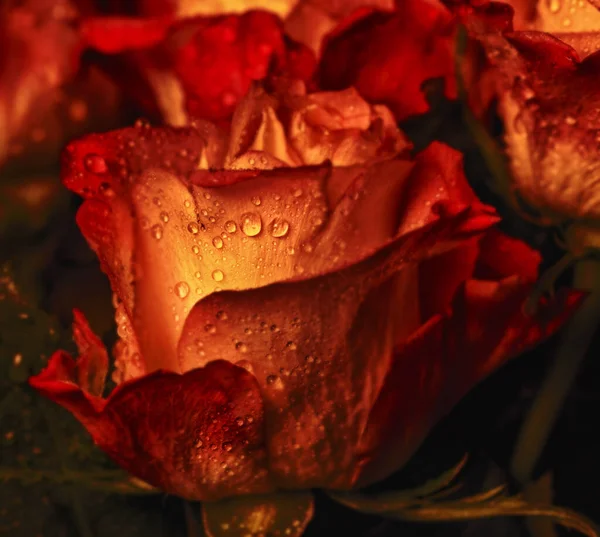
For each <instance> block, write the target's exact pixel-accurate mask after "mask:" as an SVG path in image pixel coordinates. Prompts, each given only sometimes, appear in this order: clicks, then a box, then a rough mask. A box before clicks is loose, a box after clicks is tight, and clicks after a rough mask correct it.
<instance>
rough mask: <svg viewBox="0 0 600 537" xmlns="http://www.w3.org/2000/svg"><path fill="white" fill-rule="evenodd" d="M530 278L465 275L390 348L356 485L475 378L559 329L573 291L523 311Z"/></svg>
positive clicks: (418, 437) (389, 461)
mask: <svg viewBox="0 0 600 537" xmlns="http://www.w3.org/2000/svg"><path fill="white" fill-rule="evenodd" d="M530 292H531V284H530V283H523V282H522V281H520V280H519V279H518V278H516V277H509V278H506V279H504V280H502V281H500V282H492V281H482V280H470V281H467V282H466V284H464V285H463V286H462V288H461V289H460V290H459V292H458V293H457V296H456V298H455V300H454V303H453V305H452V311H451V312H450V313H448V314H446V315H436V316H434V317H432V318H431V319H430V320H429V321H428V322H427V323H426V324H425V325H423V327H421V329H420V330H419V331H417V332H416V333H415V334H413V336H412V337H411V338H410V339H408V340H407V341H406V342H405V343H403V344H402V345H401V346H400V347H399V348H397V349H396V352H395V356H394V360H393V364H392V367H391V369H390V371H389V374H388V376H387V378H386V380H385V384H384V386H383V388H382V390H381V392H380V393H379V397H378V399H377V402H376V403H375V405H374V407H373V410H372V412H371V415H370V417H369V421H368V426H367V429H366V431H365V434H364V435H363V437H362V438H361V440H360V448H359V449H360V451H361V454H362V456H363V463H364V466H363V468H362V469H361V473H360V477H359V479H358V485H360V486H365V485H368V484H371V483H374V482H377V481H378V480H380V479H382V478H384V477H386V476H387V475H389V474H390V472H391V471H393V470H395V469H397V468H398V467H399V466H401V465H402V464H403V463H404V462H406V460H407V459H408V458H409V457H410V456H411V455H412V454H413V453H414V451H415V450H416V449H417V448H418V447H419V445H420V443H421V441H422V440H423V439H424V438H425V435H426V434H427V433H428V431H429V430H430V429H431V427H432V426H433V425H434V424H435V423H436V422H437V421H438V420H439V419H440V418H441V417H442V416H444V415H445V414H447V413H448V412H449V411H450V410H451V409H452V408H453V406H454V405H455V404H456V403H457V402H458V401H459V400H460V399H461V398H462V397H463V396H464V395H465V394H466V393H467V392H468V391H469V390H470V389H471V388H472V387H473V386H474V385H475V384H477V383H478V382H480V381H481V380H483V379H484V378H485V377H487V376H488V375H489V374H490V373H492V372H493V371H494V370H496V369H497V368H498V367H500V366H501V365H502V364H504V363H505V362H506V361H508V360H509V359H510V358H513V357H514V356H516V355H518V354H519V353H521V352H523V351H524V350H526V349H528V348H531V347H533V346H535V345H536V344H538V343H539V342H540V341H542V340H543V339H545V338H547V337H548V336H549V335H551V334H552V333H553V332H554V331H555V330H556V329H558V328H559V327H560V326H561V325H562V324H563V322H564V321H565V319H567V318H568V317H569V315H570V313H571V312H572V311H573V309H574V308H575V307H576V305H577V303H578V301H579V299H578V297H576V296H574V295H570V296H567V295H566V294H561V295H560V296H558V297H557V300H556V301H555V302H544V303H542V304H540V308H539V309H538V311H537V313H536V315H535V316H533V317H529V316H527V315H526V314H524V313H523V304H524V302H525V300H526V299H527V297H528V296H529V293H530Z"/></svg>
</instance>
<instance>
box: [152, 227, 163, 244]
mask: <svg viewBox="0 0 600 537" xmlns="http://www.w3.org/2000/svg"><path fill="white" fill-rule="evenodd" d="M150 233H151V234H152V236H153V237H154V238H155V239H156V240H157V241H158V240H160V239H162V236H163V227H162V226H161V225H160V224H156V225H154V226H152V227H151V228H150Z"/></svg>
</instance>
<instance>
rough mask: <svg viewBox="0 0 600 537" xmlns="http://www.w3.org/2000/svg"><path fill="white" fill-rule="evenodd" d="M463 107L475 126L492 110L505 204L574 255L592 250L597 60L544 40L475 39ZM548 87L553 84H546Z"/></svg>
mask: <svg viewBox="0 0 600 537" xmlns="http://www.w3.org/2000/svg"><path fill="white" fill-rule="evenodd" d="M477 41H478V42H479V43H480V44H481V45H482V46H483V49H484V51H485V56H484V57H485V60H484V61H483V62H473V65H475V66H476V67H475V69H474V71H473V75H472V77H471V78H470V80H471V83H470V84H469V86H470V87H469V100H470V103H471V106H472V109H473V111H474V112H475V114H476V115H477V116H478V117H479V118H484V117H486V116H487V115H488V111H489V110H490V109H491V106H492V104H494V105H495V106H496V108H495V110H496V111H497V114H498V116H499V117H500V119H501V120H502V123H503V126H504V129H503V141H504V145H505V147H506V156H507V159H508V165H509V170H510V177H509V178H508V181H509V185H508V192H509V193H510V196H509V198H510V199H511V201H512V203H513V204H514V205H515V206H516V207H517V208H518V209H519V210H520V211H521V212H522V213H524V212H528V213H529V217H533V218H534V219H536V220H537V221H538V222H539V223H541V224H543V225H555V226H559V227H561V229H562V231H563V239H564V241H565V242H566V246H567V247H568V248H569V249H571V250H572V251H573V252H574V253H576V254H580V253H582V252H583V251H584V250H585V249H587V248H590V247H595V246H597V245H598V242H599V239H598V231H597V228H598V223H599V221H600V189H599V188H598V178H599V177H600V170H599V169H598V165H597V158H596V153H597V143H598V141H597V137H598V133H599V132H600V130H599V127H600V124H599V123H598V118H597V108H598V106H597V105H598V98H597V91H596V87H597V82H598V80H597V79H598V77H597V72H596V65H597V63H598V54H592V55H590V56H588V57H586V58H585V59H584V60H583V61H581V60H580V59H579V56H578V54H577V52H576V51H575V50H574V49H573V48H571V47H570V46H569V45H567V44H565V43H563V42H562V41H560V40H558V39H557V38H555V37H553V36H552V35H550V34H544V33H541V32H515V33H512V34H507V35H506V36H504V37H503V36H500V35H497V34H485V33H484V34H480V35H479V36H478V37H477ZM552 80H555V82H551V81H552Z"/></svg>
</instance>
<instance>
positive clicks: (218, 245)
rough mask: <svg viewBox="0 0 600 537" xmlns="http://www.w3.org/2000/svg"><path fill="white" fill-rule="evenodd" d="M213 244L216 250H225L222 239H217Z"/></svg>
mask: <svg viewBox="0 0 600 537" xmlns="http://www.w3.org/2000/svg"><path fill="white" fill-rule="evenodd" d="M212 243H213V246H214V247H215V248H219V249H220V248H223V239H222V238H221V237H215V238H214V239H213V240H212Z"/></svg>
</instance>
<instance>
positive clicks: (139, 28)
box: [83, 11, 315, 126]
mask: <svg viewBox="0 0 600 537" xmlns="http://www.w3.org/2000/svg"><path fill="white" fill-rule="evenodd" d="M83 34H84V36H85V37H86V40H87V45H88V46H89V47H91V48H93V49H95V50H98V51H100V52H102V53H103V54H109V56H106V57H104V58H103V59H102V58H101V59H99V61H100V62H101V64H102V65H103V66H104V67H105V69H106V70H107V71H108V72H109V73H111V75H112V76H113V78H114V79H115V80H116V81H117V82H118V83H119V84H120V86H121V87H122V88H123V90H124V91H126V92H128V93H129V94H131V95H132V96H133V97H134V99H135V100H136V101H137V102H138V103H141V104H142V105H143V106H144V107H145V108H146V109H147V110H148V111H149V112H151V113H154V114H158V115H159V116H160V117H162V118H163V119H164V120H166V121H167V122H168V123H170V124H172V125H178V126H182V125H185V124H187V123H188V120H189V119H190V118H192V119H193V118H202V119H208V120H211V121H216V122H221V121H225V122H226V121H228V120H229V119H230V118H231V114H232V113H233V111H234V109H235V107H236V105H237V104H238V103H239V101H240V99H241V98H242V97H243V96H244V95H245V94H246V93H247V91H248V89H249V88H250V85H251V83H252V82H253V81H259V80H263V79H265V78H271V77H272V76H279V75H285V76H289V77H292V78H299V79H302V80H305V81H309V80H310V79H311V78H312V77H313V73H314V70H315V59H314V56H313V54H312V53H311V52H310V50H308V49H307V48H306V47H304V46H302V45H300V44H299V43H296V42H294V41H293V40H291V39H290V38H289V37H287V36H286V35H285V34H284V31H283V23H282V21H281V20H280V19H279V18H278V17H277V16H276V15H275V14H273V13H269V12H267V11H248V12H246V13H243V14H241V15H233V14H228V15H218V16H211V17H202V16H198V17H193V18H184V19H181V20H176V21H173V19H172V17H170V16H167V17H162V18H148V19H143V18H142V19H139V18H127V17H114V16H112V17H93V18H88V19H87V20H86V21H85V23H84V25H83ZM117 53H120V54H117ZM115 55H116V56H115Z"/></svg>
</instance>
